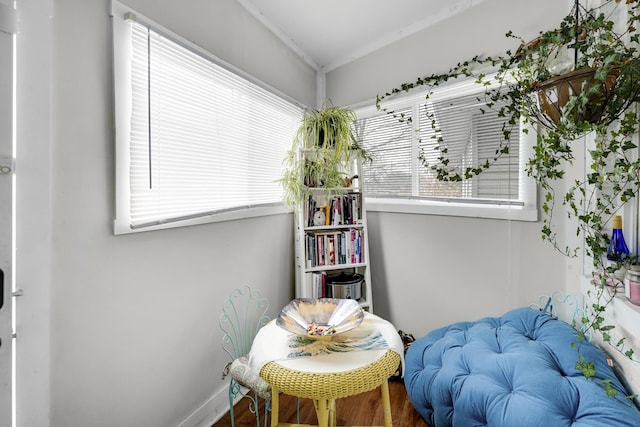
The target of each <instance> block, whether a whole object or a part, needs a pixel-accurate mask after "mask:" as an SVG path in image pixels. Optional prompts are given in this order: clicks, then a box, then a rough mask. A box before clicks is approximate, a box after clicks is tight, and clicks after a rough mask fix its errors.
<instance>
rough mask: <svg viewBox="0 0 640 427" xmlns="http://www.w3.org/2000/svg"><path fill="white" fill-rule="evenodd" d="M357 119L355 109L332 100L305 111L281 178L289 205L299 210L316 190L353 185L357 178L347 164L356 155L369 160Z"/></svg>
mask: <svg viewBox="0 0 640 427" xmlns="http://www.w3.org/2000/svg"><path fill="white" fill-rule="evenodd" d="M355 119H356V116H355V113H354V112H353V111H352V110H350V109H348V108H342V107H335V106H333V105H332V104H331V103H330V102H329V101H325V103H324V105H323V106H322V108H320V109H319V110H306V111H305V112H304V114H303V116H302V121H301V123H300V127H299V129H298V133H297V134H296V138H295V140H294V142H293V146H292V148H291V150H290V151H289V152H288V154H287V157H286V159H285V170H284V173H283V176H282V178H281V179H280V182H281V183H282V186H283V188H284V190H285V203H286V204H287V205H289V206H291V207H293V208H295V207H296V206H298V205H299V204H300V203H301V202H302V201H303V200H306V199H307V197H308V196H309V193H310V191H312V189H313V188H315V187H322V188H323V189H325V190H329V191H331V190H333V189H338V188H344V187H346V186H348V185H349V182H350V180H351V179H352V178H353V177H352V176H351V175H350V170H349V169H348V168H346V167H345V165H348V164H349V162H350V160H352V159H353V156H359V157H362V158H366V157H367V155H366V152H365V150H364V149H363V148H362V147H361V146H360V145H359V143H358V141H356V139H355V137H354V134H353V132H352V125H353V123H354V121H355Z"/></svg>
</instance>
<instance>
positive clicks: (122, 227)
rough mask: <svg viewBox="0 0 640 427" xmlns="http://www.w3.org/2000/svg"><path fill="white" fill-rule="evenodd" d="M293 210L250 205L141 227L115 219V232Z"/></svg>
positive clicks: (193, 223)
mask: <svg viewBox="0 0 640 427" xmlns="http://www.w3.org/2000/svg"><path fill="white" fill-rule="evenodd" d="M289 212H291V210H290V209H289V208H287V207H286V206H284V205H283V204H276V205H265V206H256V207H248V208H243V209H234V210H229V211H224V212H218V213H215V214H211V215H204V216H201V217H198V218H191V219H184V220H180V221H166V222H163V223H158V224H155V225H149V226H144V227H139V228H132V227H130V225H129V224H130V222H129V221H128V220H120V221H119V220H118V219H116V220H114V222H113V223H114V234H116V235H118V234H130V233H140V232H144V231H153V230H163V229H166V228H178V227H187V226H190V225H199V224H209V223H214V222H222V221H233V220H240V219H247V218H256V217H261V216H269V215H278V214H285V213H289Z"/></svg>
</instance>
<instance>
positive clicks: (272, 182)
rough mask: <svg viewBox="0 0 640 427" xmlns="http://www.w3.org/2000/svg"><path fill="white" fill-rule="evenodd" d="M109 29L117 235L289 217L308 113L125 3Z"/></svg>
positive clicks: (116, 10)
mask: <svg viewBox="0 0 640 427" xmlns="http://www.w3.org/2000/svg"><path fill="white" fill-rule="evenodd" d="M125 18H126V19H125ZM113 22H114V53H115V55H114V56H115V60H114V64H115V88H116V93H115V98H116V181H117V182H116V193H117V194H116V220H115V232H116V234H119V233H128V232H133V231H141V230H152V229H158V228H166V227H175V226H182V225H191V224H197V223H202V222H210V221H218V220H226V219H234V218H239V217H246V216H256V215H263V214H271V213H279V212H285V211H286V210H285V209H284V207H283V206H282V188H281V185H280V183H279V182H278V181H277V180H278V179H279V178H280V176H281V173H282V170H281V167H282V161H283V159H284V158H285V156H286V153H287V151H288V150H289V149H290V147H291V143H292V141H293V138H294V136H295V133H296V131H297V128H298V126H299V123H300V117H301V114H302V109H301V108H300V107H298V106H297V105H295V104H294V103H292V102H289V101H287V100H285V99H284V98H283V97H280V96H278V95H276V94H274V93H273V91H271V90H267V89H265V88H264V87H262V86H261V85H258V84H256V83H254V82H252V81H250V80H248V79H247V78H245V77H243V76H241V75H239V74H238V73H237V72H235V70H231V69H230V68H231V67H229V66H226V65H225V64H223V63H222V62H221V61H219V60H217V59H215V58H214V57H212V56H211V55H209V54H207V53H206V52H203V51H202V50H201V49H199V48H197V47H195V46H193V45H190V44H189V43H188V42H186V41H184V40H179V38H178V37H177V36H175V35H173V34H170V33H169V32H168V31H166V30H163V29H162V28H160V27H159V26H157V25H154V24H149V23H148V22H147V21H146V20H144V18H142V17H140V16H136V15H135V14H134V13H132V12H127V11H126V10H124V7H123V6H122V5H114V18H113Z"/></svg>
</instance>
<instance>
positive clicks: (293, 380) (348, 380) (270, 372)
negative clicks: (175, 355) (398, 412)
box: [260, 350, 401, 427]
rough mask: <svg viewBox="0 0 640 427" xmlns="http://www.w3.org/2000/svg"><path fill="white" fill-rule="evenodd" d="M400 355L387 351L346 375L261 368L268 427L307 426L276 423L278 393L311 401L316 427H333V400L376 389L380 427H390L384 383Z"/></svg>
mask: <svg viewBox="0 0 640 427" xmlns="http://www.w3.org/2000/svg"><path fill="white" fill-rule="evenodd" d="M400 360H401V359H400V355H399V354H398V353H396V352H394V351H391V350H388V351H387V352H385V353H384V354H383V355H382V356H380V357H379V358H378V359H376V360H375V361H373V362H370V363H368V364H366V365H363V366H361V367H358V368H356V369H352V370H349V371H343V372H336V373H312V372H303V371H299V370H293V369H289V368H286V367H284V366H282V365H280V364H278V363H277V362H270V363H267V364H266V365H264V367H263V368H262V370H261V371H260V376H261V377H262V378H263V379H264V380H265V381H266V382H267V383H269V384H270V385H271V387H272V390H271V395H272V400H271V409H272V412H271V427H303V426H308V424H284V423H279V422H278V415H279V398H278V393H279V392H280V391H281V392H283V393H286V394H288V395H291V396H297V397H302V398H306V399H312V400H313V402H314V405H315V409H316V414H317V416H318V427H335V425H336V412H335V404H336V399H340V398H343V397H348V396H352V395H355V394H360V393H364V392H367V391H370V390H373V389H375V388H377V387H380V391H381V393H382V405H383V406H382V408H383V411H384V427H392V422H391V405H390V401H389V385H388V383H387V380H388V379H389V377H390V376H391V375H393V373H394V372H395V371H396V370H397V369H398V365H399V364H400Z"/></svg>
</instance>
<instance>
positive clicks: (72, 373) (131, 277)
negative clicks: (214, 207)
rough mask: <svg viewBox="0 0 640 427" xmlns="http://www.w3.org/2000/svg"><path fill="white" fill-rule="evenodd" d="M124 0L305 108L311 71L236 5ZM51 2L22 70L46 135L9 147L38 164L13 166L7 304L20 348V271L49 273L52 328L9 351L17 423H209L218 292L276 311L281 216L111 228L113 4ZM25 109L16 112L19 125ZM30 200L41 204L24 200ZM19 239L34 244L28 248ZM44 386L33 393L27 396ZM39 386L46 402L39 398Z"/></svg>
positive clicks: (26, 332)
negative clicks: (12, 276)
mask: <svg viewBox="0 0 640 427" xmlns="http://www.w3.org/2000/svg"><path fill="white" fill-rule="evenodd" d="M130 4H131V6H132V7H134V8H136V9H138V10H139V11H140V12H141V13H143V14H147V15H148V16H150V17H151V18H152V19H154V20H156V21H158V22H160V23H161V24H163V25H165V26H167V27H169V28H171V29H172V30H174V31H176V32H179V33H182V34H184V35H185V36H187V37H188V38H190V39H191V40H192V41H195V42H198V43H199V44H201V45H203V46H205V47H206V48H208V49H210V50H211V51H213V52H214V53H215V54H217V55H219V56H220V57H222V59H225V60H227V61H230V62H233V63H234V64H235V65H236V66H238V67H240V68H243V69H244V70H245V71H247V72H249V73H252V74H253V75H255V76H257V77H258V78H261V79H263V80H264V81H266V82H267V83H268V84H270V85H272V86H274V87H276V88H277V89H278V90H281V91H283V92H285V93H287V94H288V95H289V96H291V97H294V98H297V99H299V100H300V101H301V102H304V103H314V100H315V88H314V87H313V85H314V83H315V77H314V72H313V70H310V69H309V67H307V66H306V65H304V63H303V62H302V61H301V60H300V59H298V58H297V57H295V55H293V54H291V53H290V52H289V51H288V49H287V48H286V47H285V46H284V45H283V44H282V43H280V42H279V41H278V40H277V38H275V37H274V36H270V35H269V34H267V33H266V30H265V29H264V28H263V27H262V26H261V25H259V24H258V23H257V22H256V21H255V20H254V19H253V18H252V17H250V16H249V15H248V14H246V13H244V11H243V9H241V8H240V6H238V4H237V3H236V2H235V1H233V0H217V1H215V2H211V1H204V0H203V1H196V0H191V1H189V2H173V1H163V2H155V1H146V2H145V1H136V2H134V1H131V2H130ZM52 5H53V13H52V19H51V20H50V23H51V26H52V31H51V34H52V38H50V39H49V38H48V37H44V38H43V41H44V42H45V43H51V45H50V46H51V58H48V56H47V54H48V52H49V50H48V49H44V53H45V55H44V57H43V58H42V59H43V60H45V62H46V60H47V59H50V61H51V73H49V72H48V70H47V69H42V70H37V68H36V67H32V68H31V70H32V71H34V73H35V74H37V71H40V72H41V74H40V76H39V77H40V78H39V79H38V82H42V83H45V82H50V86H51V92H50V99H49V94H48V93H45V94H42V95H41V98H38V99H36V100H35V102H34V104H37V105H38V108H44V110H45V112H46V113H50V117H51V138H50V140H47V139H46V138H47V137H48V134H47V133H46V132H45V133H44V137H43V138H41V137H40V135H37V137H36V138H23V139H20V147H19V152H20V153H22V155H23V156H24V157H26V156H27V155H30V156H32V157H34V158H35V159H36V161H33V162H31V164H38V163H40V165H42V166H45V167H43V168H42V170H40V171H33V170H27V169H25V168H24V166H25V165H27V163H22V165H23V169H22V173H21V174H20V176H19V178H20V182H21V187H20V189H19V191H22V193H21V194H20V196H19V198H20V200H19V202H18V205H19V211H18V212H19V214H18V222H19V229H21V230H22V231H21V232H20V233H19V234H20V236H22V237H20V239H24V240H19V242H18V246H19V253H18V264H19V267H18V273H19V276H18V283H19V285H18V286H19V287H25V288H26V289H25V296H24V297H21V299H19V301H18V308H17V310H18V312H19V313H20V315H19V317H20V318H21V320H20V321H19V329H18V333H19V334H20V335H21V337H20V338H21V339H19V344H18V348H19V349H25V350H26V349H27V347H26V346H25V345H24V344H23V343H25V342H27V341H26V340H27V339H28V337H30V336H31V335H30V334H31V332H32V331H31V330H30V328H32V327H33V325H34V319H33V317H30V316H31V313H37V311H36V310H34V309H33V305H32V304H34V303H33V301H34V299H37V297H36V293H34V292H32V291H33V290H34V289H35V290H38V289H37V288H36V287H34V286H33V284H32V283H29V282H28V279H27V280H25V278H30V277H32V276H34V275H35V276H37V275H39V276H40V277H41V278H44V279H45V280H44V281H43V282H42V286H41V289H39V291H41V292H42V293H44V294H45V296H44V297H43V298H45V300H44V301H45V305H46V307H47V311H46V312H45V319H44V322H46V323H47V324H48V325H50V331H51V332H50V335H48V331H47V332H45V337H46V338H47V340H46V342H42V343H39V345H35V346H33V347H32V348H31V347H30V348H29V350H30V351H32V352H33V353H32V355H33V354H37V355H44V358H45V359H46V360H41V361H37V362H33V363H30V362H26V361H27V359H29V358H30V357H31V358H32V357H33V356H32V355H29V354H26V353H25V352H24V351H23V352H22V353H20V351H21V350H19V355H20V356H19V360H18V364H19V369H20V370H22V371H24V372H27V371H28V373H30V374H31V376H33V377H37V378H35V379H30V380H29V381H26V382H22V383H20V384H19V398H20V401H19V407H20V409H19V417H18V422H19V425H20V426H25V427H30V426H38V427H46V426H56V427H75V426H77V427H87V426H91V427H100V426H105V427H106V426H109V427H111V426H119V427H127V426H131V427H133V426H135V427H139V426H154V427H161V426H167V427H169V426H177V425H179V424H180V423H182V422H183V421H184V424H183V425H184V426H187V425H189V426H191V425H194V426H195V425H209V424H210V423H209V421H210V420H211V417H212V416H216V415H217V414H219V413H220V411H223V410H225V409H226V404H227V401H226V399H227V393H226V385H227V384H228V379H227V380H226V381H222V380H221V373H222V369H223V367H224V365H225V364H226V362H227V360H226V357H227V356H226V354H224V353H223V352H222V351H221V346H220V340H221V333H220V331H219V328H218V317H219V314H220V308H221V301H222V299H223V298H224V297H226V296H227V295H228V293H229V291H230V290H231V289H232V288H234V287H238V286H241V285H243V284H250V285H251V286H253V287H254V288H255V289H257V290H260V291H261V292H262V293H263V294H264V295H267V296H268V297H269V299H270V300H271V302H272V309H271V310H270V314H271V315H272V316H273V315H275V314H277V310H279V308H280V307H282V306H283V305H284V304H285V303H286V302H287V301H289V299H290V298H291V297H292V296H293V270H292V266H293V232H292V231H293V227H292V219H291V216H290V215H279V216H270V217H264V218H259V219H248V220H243V221H234V222H226V223H217V224H211V225H202V226H193V227H189V228H184V229H173V230H164V231H154V232H148V233H139V234H134V235H124V236H114V235H113V233H112V220H113V212H114V194H113V193H114V142H113V139H114V136H113V129H112V126H113V120H112V118H113V104H112V76H111V67H112V63H111V54H112V53H111V29H110V19H109V13H110V2H109V1H108V0H94V1H86V0H54V1H53V2H52ZM25 9H26V7H25ZM47 18H48V14H46V15H45V19H47ZM48 23H49V22H47V24H48ZM22 28H23V29H27V28H28V25H27V24H26V23H25V25H24V26H23V27H22ZM25 56H26V54H25ZM26 75H27V74H26V73H24V74H21V75H20V78H21V79H22V78H23V77H24V76H26ZM25 80H26V78H25ZM35 80H36V79H35V78H34V81H35ZM21 83H22V82H21ZM26 84H28V83H26ZM24 103H26V102H24ZM20 104H21V105H22V104H23V100H21V101H20ZM28 117H30V116H29V111H25V114H24V115H22V118H21V120H22V121H23V122H24V126H23V127H25V128H26V127H28V126H29V123H28V120H27V118H28ZM31 117H33V118H39V117H40V116H37V115H33V116H31ZM47 118H48V116H47V114H44V115H43V116H42V119H44V124H45V125H44V127H45V128H46V123H47ZM33 125H34V123H31V126H32V127H34V126H33ZM34 128H35V127H34ZM49 151H50V152H51V155H50V157H49ZM24 157H23V158H24ZM39 205H42V206H43V207H44V209H43V210H41V211H34V210H33V209H30V208H32V207H38V206H39ZM49 211H50V215H49V214H48V212H49ZM29 223H32V224H34V223H35V226H34V227H33V230H34V231H36V232H37V233H38V234H37V235H33V234H34V233H32V232H30V231H29V229H30V226H29ZM23 241H24V243H30V244H31V246H29V248H34V249H37V250H38V251H42V252H44V253H45V254H44V255H38V254H33V253H31V252H30V251H29V250H25V247H27V246H22V245H21V243H22V242H23ZM48 256H49V257H50V262H49V259H48V258H47V257H48ZM42 260H44V261H45V262H44V263H43V262H41V261H42ZM31 272H33V273H34V274H31ZM36 272H37V274H35V273H36ZM48 293H50V298H47V296H46V295H48ZM49 312H50V316H49V315H48V313H49ZM25 313H29V316H25ZM40 324H42V322H40ZM23 337H24V338H23ZM49 338H50V347H49ZM32 341H33V340H32ZM48 362H50V370H49V367H48V366H46V365H47V364H48ZM40 369H42V371H40ZM41 390H42V391H43V393H42V394H43V396H44V397H42V398H39V399H38V400H37V401H35V402H34V401H32V400H30V398H31V397H32V396H34V392H36V391H37V392H40V391H41ZM48 394H50V404H49V406H48V407H40V405H47V403H48V402H47V395H48ZM33 404H37V405H38V408H35V409H34V408H33V407H32V405H33ZM203 405H204V406H203ZM199 408H200V411H198V409H199ZM32 414H33V415H32ZM192 414H193V415H192ZM190 416H191V417H190ZM188 417H190V418H188ZM201 418H203V419H204V421H203V420H202V419H201ZM185 420H186V421H185Z"/></svg>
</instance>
